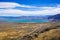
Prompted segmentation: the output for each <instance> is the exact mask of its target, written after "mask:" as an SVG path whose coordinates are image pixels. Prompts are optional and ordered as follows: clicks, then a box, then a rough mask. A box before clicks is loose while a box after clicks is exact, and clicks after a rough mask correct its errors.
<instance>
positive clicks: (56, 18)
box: [48, 14, 60, 21]
mask: <svg viewBox="0 0 60 40" xmlns="http://www.w3.org/2000/svg"><path fill="white" fill-rule="evenodd" d="M48 19H49V20H50V21H60V14H56V15H53V16H49V17H48Z"/></svg>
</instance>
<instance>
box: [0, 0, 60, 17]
mask: <svg viewBox="0 0 60 40" xmlns="http://www.w3.org/2000/svg"><path fill="white" fill-rule="evenodd" d="M59 11H60V0H0V16H22V15H26V16H27V15H54V14H58V13H60V12H59Z"/></svg>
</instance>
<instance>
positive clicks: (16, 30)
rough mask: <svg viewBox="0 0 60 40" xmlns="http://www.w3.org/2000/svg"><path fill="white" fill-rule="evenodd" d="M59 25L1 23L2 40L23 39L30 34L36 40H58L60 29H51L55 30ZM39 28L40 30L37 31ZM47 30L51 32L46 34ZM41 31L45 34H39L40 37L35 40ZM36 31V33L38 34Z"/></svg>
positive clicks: (0, 39) (0, 38) (0, 33)
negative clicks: (54, 39)
mask: <svg viewBox="0 0 60 40" xmlns="http://www.w3.org/2000/svg"><path fill="white" fill-rule="evenodd" d="M57 25H60V24H59V23H0V40H17V39H19V38H20V37H23V36H24V35H25V34H28V35H30V33H31V35H32V37H33V38H34V39H35V40H50V39H51V40H52V39H53V38H56V39H58V38H59V37H60V29H51V28H55V27H56V26H57ZM37 28H38V30H36V29H37ZM45 28H48V29H49V31H46V32H45ZM43 29H44V30H43ZM41 30H43V33H39V36H38V37H37V38H35V37H34V35H35V34H37V33H38V32H39V31H41ZM34 31H36V32H37V33H36V32H34ZM31 35H30V36H31ZM35 36H36V35H35ZM19 40H20V39H19Z"/></svg>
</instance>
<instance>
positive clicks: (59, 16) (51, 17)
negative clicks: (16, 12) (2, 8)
mask: <svg viewBox="0 0 60 40" xmlns="http://www.w3.org/2000/svg"><path fill="white" fill-rule="evenodd" d="M0 19H2V20H3V19H4V20H5V19H27V20H36V19H37V20H41V19H43V20H45V19H46V20H49V21H60V14H56V15H46V16H17V17H13V16H0Z"/></svg>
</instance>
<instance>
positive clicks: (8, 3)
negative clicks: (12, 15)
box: [0, 2, 36, 8]
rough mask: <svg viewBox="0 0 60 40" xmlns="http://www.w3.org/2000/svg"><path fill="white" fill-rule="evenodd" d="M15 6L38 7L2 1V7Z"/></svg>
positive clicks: (0, 5)
mask: <svg viewBox="0 0 60 40" xmlns="http://www.w3.org/2000/svg"><path fill="white" fill-rule="evenodd" d="M15 7H25V8H36V7H35V6H28V5H22V4H18V3H14V2H0V8H15Z"/></svg>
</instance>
